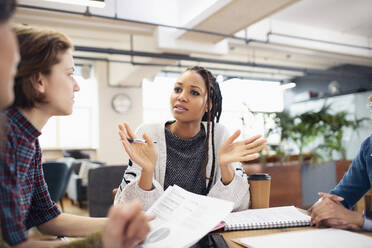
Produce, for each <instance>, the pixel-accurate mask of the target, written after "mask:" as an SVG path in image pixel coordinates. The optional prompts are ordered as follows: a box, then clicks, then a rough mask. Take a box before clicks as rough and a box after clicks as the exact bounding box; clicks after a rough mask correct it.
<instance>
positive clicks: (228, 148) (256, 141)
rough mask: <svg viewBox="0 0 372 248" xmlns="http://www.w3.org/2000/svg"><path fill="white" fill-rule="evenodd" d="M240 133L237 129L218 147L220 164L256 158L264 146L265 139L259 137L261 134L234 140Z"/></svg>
mask: <svg viewBox="0 0 372 248" xmlns="http://www.w3.org/2000/svg"><path fill="white" fill-rule="evenodd" d="M239 135H240V130H237V131H236V132H235V133H234V134H233V135H231V136H230V137H229V138H228V139H227V140H226V141H225V143H224V144H223V145H222V146H221V148H220V165H221V166H224V165H227V164H229V163H232V162H243V161H250V160H254V159H256V158H258V156H259V155H258V152H259V151H262V150H263V149H264V148H265V146H266V139H260V138H261V137H262V135H256V136H253V137H251V138H249V139H246V140H243V141H238V142H234V141H235V140H236V139H237V138H238V137H239Z"/></svg>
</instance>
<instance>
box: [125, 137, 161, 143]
mask: <svg viewBox="0 0 372 248" xmlns="http://www.w3.org/2000/svg"><path fill="white" fill-rule="evenodd" d="M127 140H128V142H129V143H142V144H147V143H146V140H143V139H130V138H128V139H127ZM153 143H154V144H156V141H153Z"/></svg>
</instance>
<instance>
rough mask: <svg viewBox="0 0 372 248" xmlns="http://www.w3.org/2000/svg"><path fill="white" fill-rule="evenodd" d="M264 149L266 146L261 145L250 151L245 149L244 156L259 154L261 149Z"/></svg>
mask: <svg viewBox="0 0 372 248" xmlns="http://www.w3.org/2000/svg"><path fill="white" fill-rule="evenodd" d="M265 147H266V144H261V145H259V146H256V147H254V148H251V149H249V148H248V149H247V148H246V147H245V149H246V155H250V154H253V153H257V152H260V151H262V150H263V149H265Z"/></svg>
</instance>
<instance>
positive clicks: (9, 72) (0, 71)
mask: <svg viewBox="0 0 372 248" xmlns="http://www.w3.org/2000/svg"><path fill="white" fill-rule="evenodd" d="M18 62H19V51H18V45H17V41H16V37H15V35H14V33H13V30H12V26H11V24H10V22H9V21H5V22H0V110H2V109H3V108H5V107H7V106H9V105H10V104H11V103H12V102H13V99H14V92H13V84H14V82H13V80H14V76H15V74H16V71H17V65H18Z"/></svg>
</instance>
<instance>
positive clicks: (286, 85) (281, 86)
mask: <svg viewBox="0 0 372 248" xmlns="http://www.w3.org/2000/svg"><path fill="white" fill-rule="evenodd" d="M294 87H296V83H293V82H291V83H287V84H282V85H280V88H282V89H283V90H287V89H292V88H294Z"/></svg>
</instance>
